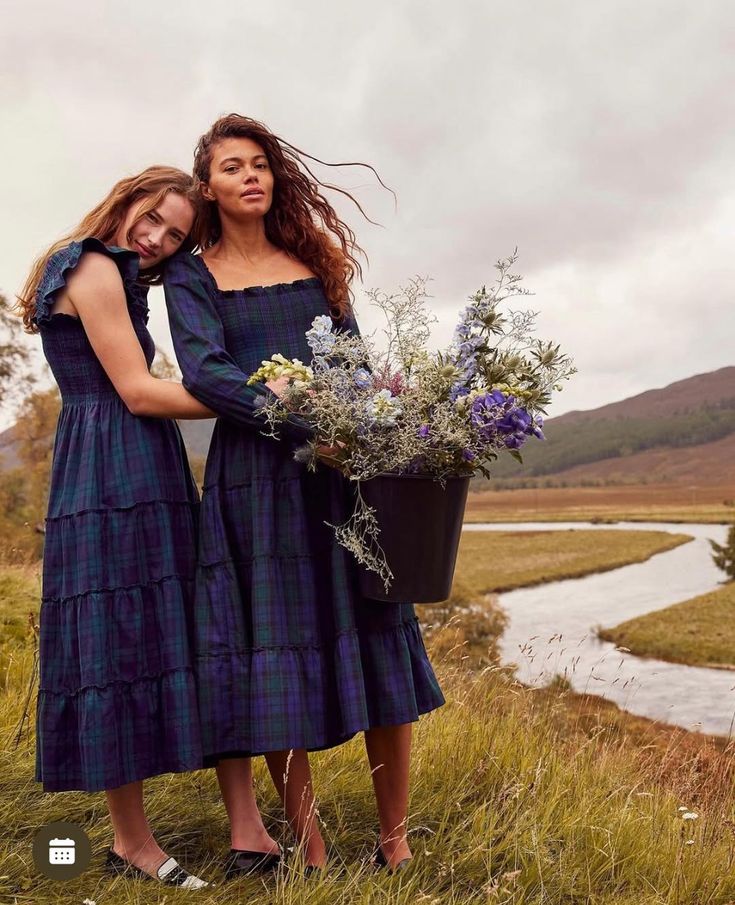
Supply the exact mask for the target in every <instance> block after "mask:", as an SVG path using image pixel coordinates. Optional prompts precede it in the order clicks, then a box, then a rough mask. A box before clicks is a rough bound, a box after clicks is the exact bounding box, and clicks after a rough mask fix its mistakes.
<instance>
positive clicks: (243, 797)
mask: <svg viewBox="0 0 735 905" xmlns="http://www.w3.org/2000/svg"><path fill="white" fill-rule="evenodd" d="M217 779H218V780H219V787H220V791H221V792H222V800H223V801H224V803H225V808H226V810H227V816H228V817H229V818H230V838H231V845H232V848H236V849H239V850H240V851H250V852H277V851H279V848H278V843H277V842H276V840H275V839H273V837H272V836H270V835H269V833H268V830H267V829H266V828H265V826H264V824H263V818H262V817H261V815H260V811H259V810H258V805H257V802H256V801H255V791H254V789H253V772H252V763H251V760H250V758H249V757H236V758H228V759H226V760H222V761H220V762H219V764H218V765H217Z"/></svg>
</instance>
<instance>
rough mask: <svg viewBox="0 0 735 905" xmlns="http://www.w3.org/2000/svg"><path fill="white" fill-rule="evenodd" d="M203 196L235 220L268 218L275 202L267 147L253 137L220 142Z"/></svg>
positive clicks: (213, 154)
mask: <svg viewBox="0 0 735 905" xmlns="http://www.w3.org/2000/svg"><path fill="white" fill-rule="evenodd" d="M202 195H203V196H204V198H206V199H207V201H215V202H216V203H217V207H218V208H219V211H220V215H224V216H225V217H228V218H232V219H233V220H240V221H242V220H249V219H252V218H262V217H264V216H265V215H266V213H267V212H268V210H269V209H270V206H271V203H272V202H273V171H272V170H271V168H270V164H269V163H268V158H267V157H266V155H265V151H264V150H263V148H262V147H261V146H260V145H259V144H258V143H257V142H254V141H253V140H252V139H250V138H225V139H224V140H222V141H220V142H218V143H217V144H216V145H215V146H214V148H213V151H212V162H211V163H210V166H209V182H207V183H204V184H203V185H202Z"/></svg>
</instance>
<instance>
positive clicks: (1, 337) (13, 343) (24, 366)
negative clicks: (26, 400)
mask: <svg viewBox="0 0 735 905" xmlns="http://www.w3.org/2000/svg"><path fill="white" fill-rule="evenodd" d="M24 335H25V334H24V333H23V324H22V321H21V319H20V318H19V317H18V315H17V314H15V313H14V312H13V309H12V307H11V305H10V303H9V302H8V300H7V299H6V298H5V296H4V295H2V293H0V406H3V405H5V404H7V403H8V402H9V401H10V400H11V399H16V398H18V396H21V395H22V394H23V393H24V392H27V390H28V388H29V386H30V385H31V384H33V383H34V382H35V377H34V375H33V373H32V371H31V350H30V346H28V345H27V344H26V342H25V339H24Z"/></svg>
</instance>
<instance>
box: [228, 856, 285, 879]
mask: <svg viewBox="0 0 735 905" xmlns="http://www.w3.org/2000/svg"><path fill="white" fill-rule="evenodd" d="M280 863H281V853H280V852H249V851H246V850H243V849H237V848H231V849H230V853H229V854H228V855H227V857H226V858H225V880H234V879H235V878H236V877H246V876H247V875H248V874H267V873H270V872H271V871H274V870H276V869H277V867H278V865H279V864H280Z"/></svg>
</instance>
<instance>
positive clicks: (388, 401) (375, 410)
mask: <svg viewBox="0 0 735 905" xmlns="http://www.w3.org/2000/svg"><path fill="white" fill-rule="evenodd" d="M365 410H366V411H367V413H368V415H369V416H370V417H371V418H372V419H373V420H374V421H375V422H377V423H378V424H382V425H385V426H386V427H392V426H393V425H394V424H395V423H396V418H397V417H398V415H400V414H402V412H403V408H402V407H401V405H400V403H399V402H398V401H397V400H396V398H395V397H394V396H393V394H392V393H391V391H390V390H389V389H387V388H386V389H383V390H380V391H379V392H377V393H376V394H375V395H374V396H373V398H372V399H369V400H368V401H367V402H366V403H365Z"/></svg>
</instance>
